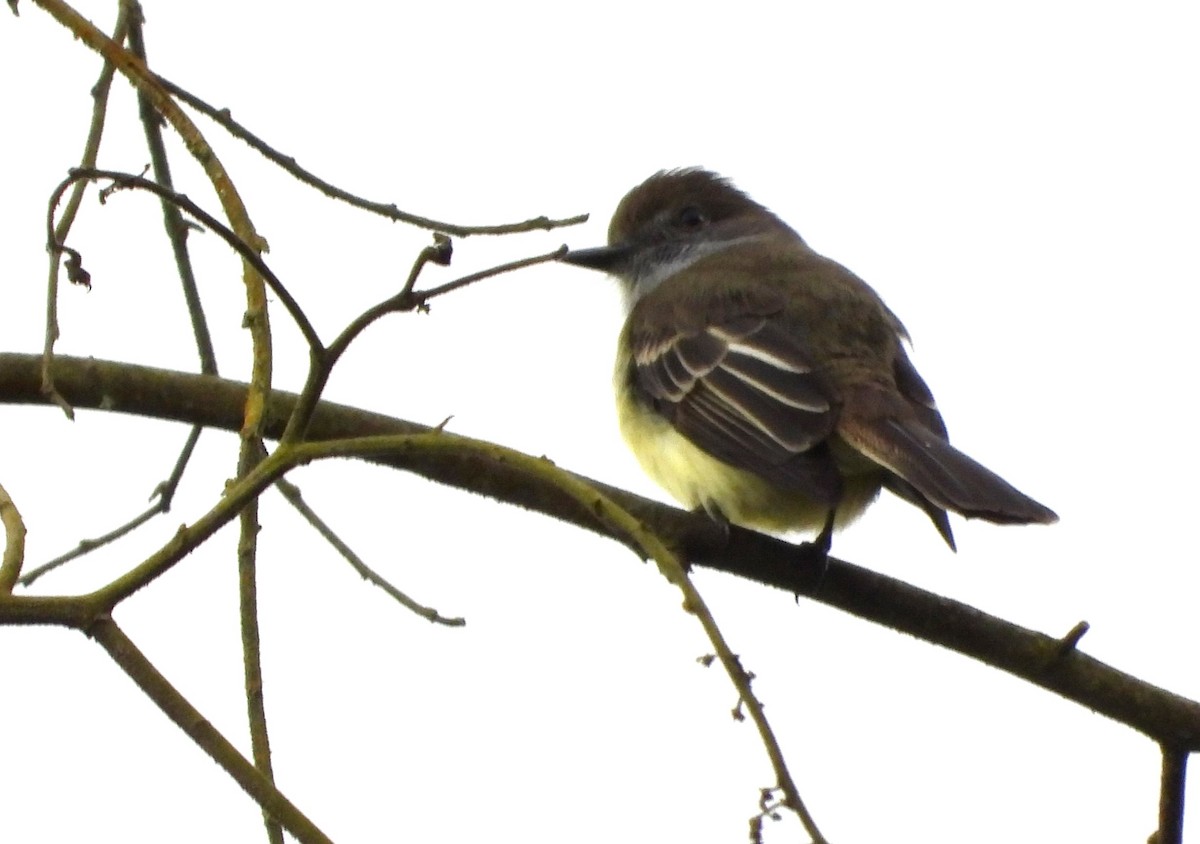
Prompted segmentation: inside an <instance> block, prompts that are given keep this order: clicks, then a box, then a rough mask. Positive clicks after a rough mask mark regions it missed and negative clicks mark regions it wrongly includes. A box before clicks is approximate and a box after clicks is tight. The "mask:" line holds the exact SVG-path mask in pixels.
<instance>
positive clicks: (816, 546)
mask: <svg viewBox="0 0 1200 844" xmlns="http://www.w3.org/2000/svg"><path fill="white" fill-rule="evenodd" d="M836 516H837V508H836V507H835V508H833V509H832V510H830V511H829V515H828V516H826V517H825V525H824V527H822V528H821V532H820V533H818V534H817V536H816V538H815V539H814V540H813V541H812V542H802V543H800V549H799V550H800V561H799V562H800V564H801V565H802V566H806V567H807V566H812V567H817V568H818V572H817V575H816V582H815V584H814V585H813V587H812V589H811V590H809V591H810V593H815V592H818V591H820V589H821V583H822V582H823V581H824V579H825V572H827V571H828V570H829V549H830V548H831V547H833V522H834V519H835V517H836ZM796 600H797V601H799V600H800V593H799V592H797V593H796Z"/></svg>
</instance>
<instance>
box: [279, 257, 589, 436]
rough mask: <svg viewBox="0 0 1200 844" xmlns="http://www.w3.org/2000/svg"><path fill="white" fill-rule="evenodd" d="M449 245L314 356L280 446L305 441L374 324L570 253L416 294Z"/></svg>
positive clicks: (515, 264) (493, 269) (419, 260)
mask: <svg viewBox="0 0 1200 844" xmlns="http://www.w3.org/2000/svg"><path fill="white" fill-rule="evenodd" d="M448 245H449V244H448V243H443V242H442V241H436V242H435V243H434V245H433V246H427V247H425V248H424V249H422V250H421V252H420V254H418V255H417V259H416V261H415V262H414V263H413V268H412V270H411V271H410V272H409V275H408V279H407V281H405V283H404V287H402V288H401V290H400V292H399V293H397V294H396V295H395V296H390V297H388V298H387V299H384V300H383V301H382V302H380V303H379V304H377V305H375V306H373V307H371V308H368V309H367V310H365V311H363V313H361V314H360V315H359V316H358V317H357V318H356V319H354V320H353V321H352V322H351V323H350V324H349V325H348V326H346V328H345V329H343V331H342V333H341V334H339V335H338V336H337V338H336V339H335V340H334V341H333V342H332V343H330V344H329V348H328V349H325V350H324V351H323V352H313V353H312V360H311V363H310V364H309V370H308V376H307V378H306V380H305V382H304V387H303V389H302V390H301V391H300V401H299V402H298V403H297V404H296V408H295V410H294V411H293V413H292V416H291V418H290V419H288V425H287V429H286V430H285V431H284V432H283V437H282V438H281V440H280V442H283V443H292V442H299V441H300V440H302V439H304V437H305V435H306V433H307V431H308V425H309V422H310V421H311V419H312V412H313V408H315V407H316V405H317V402H318V401H319V400H320V398H321V393H322V391H323V390H324V389H325V384H326V383H327V382H328V380H329V374H330V372H332V371H333V367H334V365H335V364H336V363H337V361H338V359H339V358H340V357H341V356H342V354H343V353H345V351H346V349H347V348H349V346H350V344H351V343H352V342H354V339H355V338H356V337H358V335H359V334H361V333H362V332H363V331H365V330H366V329H367V327H368V326H370V325H371V324H372V323H373V322H375V321H376V320H378V319H380V318H382V317H384V316H387V315H388V314H391V313H398V312H402V311H412V310H422V309H425V308H427V307H428V304H427V303H428V302H429V300H430V299H433V298H434V297H437V296H442V295H445V294H446V293H450V292H452V291H454V290H458V289H459V288H461V287H466V286H467V285H468V284H474V283H475V282H477V281H482V280H483V279H485V278H491V277H492V276H497V275H501V274H503V273H508V272H512V271H513V270H519V269H523V268H524V267H530V266H533V265H534V264H541V263H545V262H547V261H554V260H557V259H558V258H561V257H562V256H563V255H564V254H565V253H566V250H567V247H565V246H561V247H559V248H558V249H556V250H555V251H553V252H547V253H546V254H544V255H535V256H533V257H532V258H522V259H521V260H519V261H510V262H508V263H506V264H498V265H497V266H494V267H491V268H490V269H486V270H481V271H479V272H477V273H471V274H470V275H466V276H463V277H462V278H459V279H456V280H455V281H451V282H447V283H446V284H443V285H440V286H438V287H434V288H431V289H429V290H425V291H417V292H413V290H412V288H413V285H414V284H415V283H416V279H417V276H418V275H419V274H420V272H421V269H422V268H423V267H424V266H425V265H426V264H428V263H429V262H430V261H435V262H436V263H442V258H443V257H444V259H445V261H449V257H448V256H446V255H445V252H444V250H445V248H446V247H447V246H448Z"/></svg>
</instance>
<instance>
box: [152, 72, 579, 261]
mask: <svg viewBox="0 0 1200 844" xmlns="http://www.w3.org/2000/svg"><path fill="white" fill-rule="evenodd" d="M158 81H159V83H160V84H161V85H162V86H163V88H165V89H166V90H168V91H170V92H171V93H172V94H174V95H175V96H176V97H178V98H179V99H180V100H182V101H183V102H185V103H187V104H188V105H190V106H191V107H192V108H194V109H196V110H197V111H199V112H201V113H202V114H205V115H207V116H208V117H210V118H212V119H213V120H214V121H216V122H217V123H218V124H220V125H221V126H223V127H225V129H227V130H228V131H229V133H230V134H231V135H233V136H234V137H235V138H238V139H240V140H242V141H244V142H245V143H247V144H248V145H249V146H250V147H252V148H253V149H255V150H257V151H258V152H260V153H261V154H262V155H263V156H265V157H266V158H267V159H269V160H270V161H273V162H274V163H275V164H277V165H279V166H280V167H282V168H283V169H284V170H286V171H287V172H288V173H290V174H292V175H293V176H295V177H296V178H297V179H299V180H300V181H301V182H304V183H305V184H308V185H311V186H312V187H314V188H316V189H317V190H319V191H321V192H322V193H323V194H325V195H326V196H329V197H332V198H333V199H338V200H341V201H342V202H346V203H348V204H350V205H353V206H354V207H355V208H361V209H362V210H364V211H370V212H371V213H373V214H379V215H381V216H383V217H386V218H388V219H389V220H395V221H397V222H401V223H408V224H410V225H414V226H417V227H418V228H423V229H429V230H431V231H439V232H445V233H446V234H450V235H454V236H455V237H468V236H470V235H475V234H488V235H496V234H517V233H519V232H528V231H538V230H544V231H550V230H551V229H557V228H562V227H564V226H577V225H579V224H581V223H586V222H587V219H588V215H587V214H577V215H575V216H574V217H567V218H565V219H558V220H556V219H551V218H549V217H546V216H541V217H534V218H532V219H529V220H525V221H524V222H520V223H502V224H500V225H492V226H461V225H457V224H455V223H447V222H445V221H442V220H433V219H430V218H428V217H422V216H419V215H417V214H410V213H409V212H407V211H401V210H400V209H399V208H397V207H396V204H395V203H392V202H388V203H384V202H373V201H371V200H368V199H363V198H361V197H358V196H355V195H354V194H352V193H350V192H348V191H345V190H342V189H341V188H339V187H337V186H336V185H333V184H330V183H329V182H326V181H324V180H323V179H321V178H319V177H317V176H316V175H314V174H313V173H311V172H310V171H308V170H305V169H304V168H303V167H301V166H300V165H299V164H297V163H296V159H295V158H293V157H291V156H289V155H284V154H283V153H280V152H277V151H276V150H275V149H273V148H272V147H271V146H270V145H268V144H267V143H266V142H265V141H263V140H260V139H259V138H258V137H257V136H255V135H254V134H253V133H252V132H250V130H248V129H246V127H244V126H242V125H241V124H240V123H238V122H237V121H236V120H234V119H233V117H232V115H231V114H230V112H229V109H227V108H223V109H217V108H214V107H213V106H211V105H209V104H208V103H206V102H205V101H204V100H202V99H200V98H199V97H197V96H195V95H194V94H190V93H188V92H187V91H186V90H184V89H183V88H181V87H179V86H178V85H176V84H175V83H174V82H171V81H170V80H168V79H164V78H163V77H161V76H160V77H158Z"/></svg>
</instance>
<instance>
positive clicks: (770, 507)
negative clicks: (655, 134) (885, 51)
mask: <svg viewBox="0 0 1200 844" xmlns="http://www.w3.org/2000/svg"><path fill="white" fill-rule="evenodd" d="M608 243H609V245H608V246H603V247H599V248H596V249H583V250H574V251H571V252H568V253H567V255H566V256H565V257H564V258H563V260H564V261H566V262H568V263H571V264H576V265H579V266H582V267H588V268H591V269H596V270H602V271H604V272H607V273H610V274H611V275H613V276H615V277H616V278H617V279H619V280H620V282H621V283H622V289H623V292H624V294H625V304H626V308H627V312H628V318H627V319H626V322H625V327H624V329H623V331H622V332H621V337H620V341H619V344H618V351H617V367H616V390H617V406H618V411H619V416H620V425H621V431H622V433H623V434H624V436H625V439H626V440H627V441H628V442H629V445H630V447H631V448H632V449H633V451H634V453H635V454H636V455H637V457H638V459H639V461H640V462H641V464H642V466H643V467H644V468H645V470H646V471H647V472H648V473H649V474H650V476H651V477H653V478H654V479H655V480H656V481H658V482H659V483H660V484H662V485H663V486H664V487H665V488H666V489H667V490H668V491H669V492H670V493H671V494H672V495H673V496H674V497H675V498H677V499H678V500H679V501H680V502H681V503H682V504H684V505H685V506H687V507H692V508H695V507H703V508H704V509H705V510H706V511H707V512H708V513H709V514H710V515H711V516H713V517H714V518H716V519H718V520H720V521H723V522H724V521H728V522H733V523H734V524H739V525H744V526H748V527H755V528H762V529H766V530H775V531H787V530H796V529H809V530H816V529H819V530H820V533H819V535H818V537H817V539H816V542H815V544H816V545H817V546H818V547H819V548H821V549H822V550H824V551H828V549H829V546H830V541H831V538H832V535H833V530H834V527H835V526H837V527H841V526H843V525H845V524H846V523H848V522H850V521H852V520H853V519H855V518H856V517H857V516H858V515H859V514H861V513H862V511H863V510H864V509H865V508H866V507H867V505H869V504H870V503H871V502H872V501H874V500H875V498H876V497H877V496H878V494H879V491H880V489H882V488H886V489H888V490H890V491H891V492H893V493H895V494H896V495H898V496H900V497H901V498H903V499H904V500H906V501H908V502H910V503H912V504H915V505H916V506H918V507H920V508H921V509H922V510H924V511H925V513H926V514H927V515H928V516H929V518H930V519H932V521H933V523H934V525H935V526H936V527H937V529H938V532H939V533H940V534H941V535H942V538H943V539H945V540H946V543H947V544H948V545H949V546H950V547H951V548H952V549H953V548H954V535H953V534H952V533H951V530H950V521H949V519H948V518H947V515H946V511H947V510H953V511H955V512H956V513H960V514H962V515H963V516H966V517H967V518H980V519H986V520H988V521H991V522H997V523H1000V524H1026V523H1031V522H1037V523H1042V524H1049V523H1051V522H1054V521H1057V519H1058V517H1057V516H1056V515H1055V514H1054V512H1053V511H1051V510H1050V509H1048V508H1046V507H1044V506H1042V505H1041V504H1039V503H1038V502H1036V501H1034V500H1033V499H1032V498H1030V497H1028V496H1027V495H1024V494H1023V493H1021V492H1019V491H1018V490H1017V489H1016V488H1014V487H1013V486H1012V485H1010V484H1009V483H1008V482H1007V481H1005V480H1004V479H1003V478H1001V477H1000V476H999V475H996V474H995V473H994V472H992V471H990V470H989V469H986V468H985V467H983V466H982V465H980V464H979V463H976V462H975V461H974V460H972V459H971V458H970V457H968V456H967V455H965V454H963V453H962V452H960V451H958V450H957V449H955V448H954V447H953V446H951V445H950V443H949V442H948V441H947V438H946V426H945V424H944V423H943V422H942V417H941V414H939V413H938V411H937V408H936V406H935V405H934V401H933V395H932V394H931V393H930V391H929V388H928V387H927V386H925V382H924V381H923V380H922V379H921V376H920V375H919V374H918V373H917V370H916V369H915V368H914V367H913V365H912V363H911V362H910V361H909V359H908V354H907V353H906V352H905V348H904V343H905V341H907V340H908V333H907V332H906V331H905V329H904V326H903V325H902V324H901V323H900V320H899V319H897V318H896V316H895V314H893V313H892V312H891V311H890V310H889V309H888V307H887V306H886V305H885V304H884V303H883V300H881V299H880V298H879V296H878V294H876V293H875V291H874V290H872V289H871V288H870V287H869V286H868V285H867V284H866V283H865V282H864V281H862V280H861V279H859V278H858V276H856V275H854V273H852V272H850V271H849V270H847V269H846V268H845V267H843V266H842V265H840V264H838V263H835V262H834V261H831V260H829V259H828V258H825V257H823V256H821V255H818V254H817V253H816V252H814V251H813V250H812V249H810V248H809V246H808V245H807V244H806V243H805V242H804V240H803V239H802V238H801V237H800V235H798V234H797V233H796V232H795V231H793V230H792V229H791V228H790V227H789V226H788V225H787V224H786V223H784V222H783V221H782V220H780V219H779V218H778V217H776V216H775V215H774V214H773V213H771V212H770V211H769V210H767V209H766V208H764V207H763V206H761V205H759V204H758V203H757V202H755V201H753V200H752V199H750V197H748V196H746V195H745V194H744V193H742V192H741V191H739V190H738V189H737V188H735V187H734V186H733V185H732V184H730V182H729V181H727V180H726V179H723V178H721V177H720V176H717V175H716V174H714V173H711V172H708V171H706V170H701V169H685V170H669V171H663V172H660V173H657V174H655V175H654V176H651V177H650V178H649V179H647V180H646V181H645V182H643V183H642V184H641V185H638V186H637V187H636V188H634V189H633V190H632V191H630V192H629V193H628V194H627V195H626V196H625V198H624V199H622V200H621V203H620V205H619V206H618V207H617V210H616V213H615V214H614V215H613V219H612V223H611V225H610V226H609V230H608Z"/></svg>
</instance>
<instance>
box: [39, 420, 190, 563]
mask: <svg viewBox="0 0 1200 844" xmlns="http://www.w3.org/2000/svg"><path fill="white" fill-rule="evenodd" d="M202 430H203V427H202V426H200V425H193V426H192V430H191V432H190V433H188V438H187V440H186V441H185V442H184V444H183V448H182V449H180V451H179V457H177V458H176V459H175V468H173V469H172V470H171V475H170V477H168V478H167V479H166V480H165V481H162V482H160V483H159V484H158V486H156V487H155V488H154V492H153V493H151V495H150V498H151V500H153V499H157V501H155V503H154V504H153V505H151V506H150V507H149V508H148V509H146V510H145V511H143V512H141V513H139V514H138V515H136V516H134V517H133V518H132V519H130V520H129V521H128V522H126V523H125V524H123V525H120V526H119V527H116V528H114V529H113V530H111V531H109V532H108V533H106V534H104V535H103V536H99V537H97V538H95V539H83V540H80V542H79V544H78V545H77V546H76V547H75V548H74V549H72V550H71V551H68V552H67V553H65V554H61V555H59V556H57V557H55V558H54V559H53V560H50V561H49V562H47V563H43V564H42V565H40V566H38V567H37V568H35V569H33V570H32V571H30V572H28V573H27V574H25V575H22V577H21V580H20V581H19V582H20V584H21V585H22V586H29V585H30V584H32V583H33V582H34V581H35V580H37V579H38V578H39V577H41V576H42V575H44V574H48V573H49V572H52V571H54V570H55V569H57V568H59V567H60V566H63V565H65V564H66V563H69V562H71V561H72V560H76V559H78V558H80V557H82V556H84V555H85V554H89V553H91V552H92V551H95V550H96V549H97V548H103V547H104V546H105V545H108V544H109V543H111V542H115V541H116V540H118V539H120V538H121V537H122V536H125V535H126V534H128V533H131V532H133V531H134V530H135V529H137V528H138V527H140V526H142V525H144V524H145V523H146V522H148V521H150V519H152V518H154V517H155V516H157V515H158V514H160V513H169V512H170V511H171V502H172V501H173V500H174V498H175V491H176V490H177V489H178V488H179V480H180V478H182V477H183V470H184V468H185V467H186V466H187V463H188V460H189V459H190V458H191V456H192V451H193V450H194V449H195V448H196V441H197V440H199V439H200V432H201V431H202Z"/></svg>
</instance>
